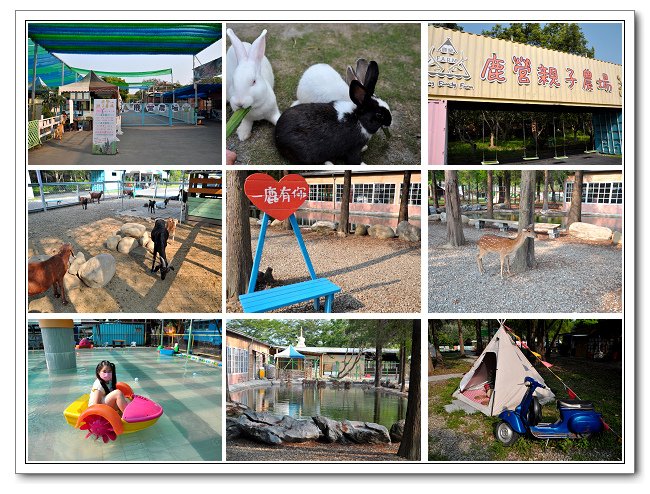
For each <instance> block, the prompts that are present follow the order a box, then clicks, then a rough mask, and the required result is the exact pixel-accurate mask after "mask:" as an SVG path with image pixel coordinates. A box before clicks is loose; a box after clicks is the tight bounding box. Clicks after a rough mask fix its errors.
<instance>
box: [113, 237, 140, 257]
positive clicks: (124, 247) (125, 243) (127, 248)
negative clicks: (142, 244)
mask: <svg viewBox="0 0 650 494" xmlns="http://www.w3.org/2000/svg"><path fill="white" fill-rule="evenodd" d="M137 246H138V239H137V238H133V237H124V238H123V239H122V240H120V243H119V244H117V251H118V252H121V253H122V254H128V253H129V252H131V251H132V250H133V249H135V248H136V247H137Z"/></svg>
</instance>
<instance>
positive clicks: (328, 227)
mask: <svg viewBox="0 0 650 494" xmlns="http://www.w3.org/2000/svg"><path fill="white" fill-rule="evenodd" d="M337 226H338V222H336V223H335V222H334V221H317V222H316V223H314V224H313V225H311V229H312V230H314V231H315V232H331V231H334V230H336V228H337Z"/></svg>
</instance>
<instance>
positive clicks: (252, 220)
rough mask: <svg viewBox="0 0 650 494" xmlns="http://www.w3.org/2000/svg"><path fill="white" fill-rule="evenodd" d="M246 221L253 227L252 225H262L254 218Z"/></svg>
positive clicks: (251, 217)
mask: <svg viewBox="0 0 650 494" xmlns="http://www.w3.org/2000/svg"><path fill="white" fill-rule="evenodd" d="M248 221H249V223H250V224H251V226H254V225H261V224H262V222H261V221H260V220H258V219H257V218H255V217H254V216H250V217H249V218H248Z"/></svg>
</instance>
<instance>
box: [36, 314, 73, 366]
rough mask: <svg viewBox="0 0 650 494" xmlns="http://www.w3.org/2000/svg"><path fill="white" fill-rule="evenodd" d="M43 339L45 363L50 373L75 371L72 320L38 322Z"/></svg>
mask: <svg viewBox="0 0 650 494" xmlns="http://www.w3.org/2000/svg"><path fill="white" fill-rule="evenodd" d="M38 325H39V326H40V328H41V335H42V337H43V348H44V350H45V362H46V364H47V369H48V370H49V371H59V370H66V369H75V368H76V367H77V357H76V354H75V348H74V346H75V341H74V321H73V320H72V319H43V320H40V321H38Z"/></svg>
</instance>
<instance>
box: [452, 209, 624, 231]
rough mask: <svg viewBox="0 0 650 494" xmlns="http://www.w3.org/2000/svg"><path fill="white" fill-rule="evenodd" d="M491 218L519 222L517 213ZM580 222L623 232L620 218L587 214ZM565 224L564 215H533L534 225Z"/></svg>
mask: <svg viewBox="0 0 650 494" xmlns="http://www.w3.org/2000/svg"><path fill="white" fill-rule="evenodd" d="M463 214H465V215H466V216H467V217H468V218H482V217H483V216H484V214H477V213H469V212H468V213H463ZM493 216H494V219H497V220H511V221H519V214H517V213H502V212H497V211H495V212H494V214H493ZM582 221H583V222H584V223H589V224H591V225H596V226H605V227H607V228H611V229H612V230H615V231H618V232H620V231H623V218H622V217H621V216H590V215H588V214H583V215H582ZM566 222H567V217H566V216H564V215H561V216H558V215H550V216H546V215H543V214H536V215H535V223H553V224H557V225H560V226H561V227H562V228H566Z"/></svg>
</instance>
